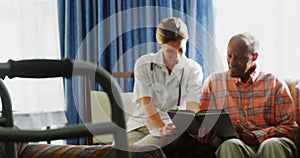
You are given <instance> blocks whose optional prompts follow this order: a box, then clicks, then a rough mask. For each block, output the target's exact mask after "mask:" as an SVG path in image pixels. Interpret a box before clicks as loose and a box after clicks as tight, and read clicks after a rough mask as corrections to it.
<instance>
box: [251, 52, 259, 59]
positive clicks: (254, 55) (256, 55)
mask: <svg viewBox="0 0 300 158" xmlns="http://www.w3.org/2000/svg"><path fill="white" fill-rule="evenodd" d="M257 57H258V53H257V52H255V53H253V58H252V61H255V60H256V59H257Z"/></svg>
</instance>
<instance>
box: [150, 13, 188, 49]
mask: <svg viewBox="0 0 300 158" xmlns="http://www.w3.org/2000/svg"><path fill="white" fill-rule="evenodd" d="M188 37H189V36H188V29H187V26H186V24H185V23H184V22H183V21H182V20H181V19H180V18H177V17H172V18H167V19H164V20H162V21H161V22H160V23H159V24H158V26H157V28H156V40H157V42H158V43H159V44H164V43H167V42H170V41H177V40H178V39H186V40H187V39H188Z"/></svg>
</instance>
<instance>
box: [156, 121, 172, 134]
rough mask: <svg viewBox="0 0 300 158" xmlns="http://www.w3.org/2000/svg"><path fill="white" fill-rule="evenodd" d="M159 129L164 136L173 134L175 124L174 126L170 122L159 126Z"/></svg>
mask: <svg viewBox="0 0 300 158" xmlns="http://www.w3.org/2000/svg"><path fill="white" fill-rule="evenodd" d="M158 130H159V132H160V133H161V134H162V135H164V136H165V135H170V134H173V133H174V132H175V126H174V124H173V123H168V124H165V125H164V126H162V127H159V128H158Z"/></svg>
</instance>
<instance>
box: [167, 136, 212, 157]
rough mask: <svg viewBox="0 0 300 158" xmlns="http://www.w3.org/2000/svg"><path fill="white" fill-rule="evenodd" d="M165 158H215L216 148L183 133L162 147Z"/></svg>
mask: <svg viewBox="0 0 300 158" xmlns="http://www.w3.org/2000/svg"><path fill="white" fill-rule="evenodd" d="M162 149H163V151H164V153H165V155H166V157H167V158H202V157H203V158H215V151H216V148H214V147H212V146H210V145H208V144H204V143H200V142H198V141H196V140H195V139H193V138H192V137H191V136H189V135H186V134H183V135H181V136H180V137H178V138H177V139H176V140H174V141H173V142H172V143H170V144H168V145H167V146H165V147H163V148H162Z"/></svg>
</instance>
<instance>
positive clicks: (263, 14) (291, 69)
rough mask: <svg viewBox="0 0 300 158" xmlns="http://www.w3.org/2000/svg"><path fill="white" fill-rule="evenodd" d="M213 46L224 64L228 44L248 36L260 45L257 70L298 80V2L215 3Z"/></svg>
mask: <svg viewBox="0 0 300 158" xmlns="http://www.w3.org/2000/svg"><path fill="white" fill-rule="evenodd" d="M214 2H215V9H216V12H215V17H216V21H215V22H216V45H217V48H218V49H219V51H220V53H221V54H222V57H223V61H224V64H226V47H227V43H228V40H229V39H230V37H231V36H233V35H234V34H236V33H242V32H249V33H251V34H253V35H254V36H256V38H257V39H258V40H259V41H260V48H261V49H260V56H259V59H258V63H259V68H261V69H263V70H265V71H269V72H273V73H275V74H277V75H278V76H279V77H281V78H284V79H289V78H292V79H300V73H299V70H298V69H299V67H300V46H299V44H300V41H299V37H300V31H299V28H300V18H299V15H300V1H299V0H215V1H214Z"/></svg>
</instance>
